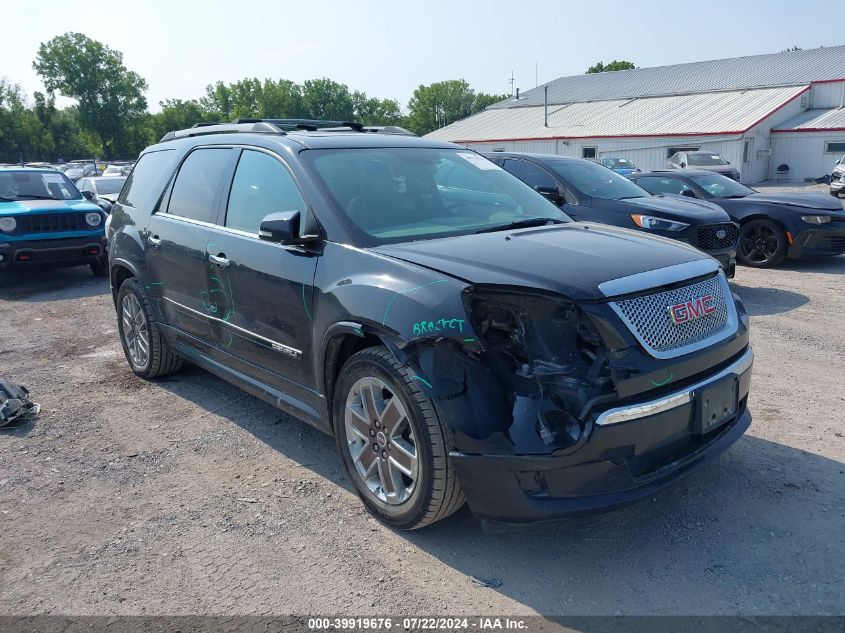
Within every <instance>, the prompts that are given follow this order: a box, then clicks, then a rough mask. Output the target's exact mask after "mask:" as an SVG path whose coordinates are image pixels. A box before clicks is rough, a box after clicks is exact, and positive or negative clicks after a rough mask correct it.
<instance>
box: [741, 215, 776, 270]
mask: <svg viewBox="0 0 845 633" xmlns="http://www.w3.org/2000/svg"><path fill="white" fill-rule="evenodd" d="M787 248H788V243H787V239H786V233H785V232H784V230H783V228H781V226H780V225H779V224H777V223H776V222H772V221H771V220H763V219H757V220H750V221H749V222H745V223H743V224H742V225H741V226H740V227H739V244H738V245H737V249H736V258H737V260H738V261H739V263H741V264H743V265H744V266H751V267H753V268H772V267H774V266H777V265H778V264H781V263H782V262H783V260H785V259H786V251H787Z"/></svg>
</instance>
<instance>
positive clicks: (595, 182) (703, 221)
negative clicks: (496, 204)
mask: <svg viewBox="0 0 845 633" xmlns="http://www.w3.org/2000/svg"><path fill="white" fill-rule="evenodd" d="M485 156H487V158H489V159H490V160H492V161H493V162H495V163H496V164H497V165H499V166H501V167H503V168H504V169H506V170H507V171H509V172H510V173H512V174H513V175H514V176H516V177H517V178H519V179H520V180H522V181H523V182H525V183H526V184H528V185H530V186H532V187H534V189H536V190H537V191H538V192H539V193H541V194H543V195H544V196H546V197H547V198H548V199H549V200H551V201H552V202H554V203H555V204H557V205H559V206H560V207H561V208H562V209H563V210H564V211H565V212H566V214H567V215H569V216H570V217H571V218H573V219H575V220H578V221H580V222H601V223H602V224H612V225H614V226H621V227H623V228H630V229H638V230H640V231H646V232H648V233H651V234H652V235H660V236H662V237H669V238H672V239H675V240H681V241H684V242H688V243H689V244H692V245H693V246H695V247H697V248H699V249H701V250H702V251H704V252H705V253H707V254H708V255H711V256H712V257H714V258H715V259H716V260H717V261H718V262H719V263H720V264H721V265H722V268H724V269H725V273H726V274H727V275H728V277H733V276H734V271H735V270H736V248H737V241H738V238H739V226H738V225H737V224H735V223H734V222H732V221H731V219H730V217H728V214H727V213H725V211H724V210H723V209H721V208H719V207H718V206H716V205H715V204H712V203H711V202H706V201H704V200H687V199H684V198H678V197H675V196H663V195H652V194H651V193H649V192H648V191H646V190H645V189H642V188H640V187H638V186H636V185H634V186H633V187H632V186H631V184H632V182H631V181H630V180H628V179H627V178H625V177H624V176H622V175H620V174H617V173H616V172H615V171H613V170H612V169H608V168H607V167H605V166H603V165H599V164H597V163H595V162H593V161H589V160H583V159H581V158H568V157H566V156H555V155H551V154H526V153H522V152H495V153H493V154H485Z"/></svg>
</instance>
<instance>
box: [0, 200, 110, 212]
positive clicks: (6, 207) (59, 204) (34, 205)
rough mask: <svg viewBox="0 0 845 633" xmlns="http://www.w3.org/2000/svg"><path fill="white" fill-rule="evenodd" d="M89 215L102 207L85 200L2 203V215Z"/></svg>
mask: <svg viewBox="0 0 845 633" xmlns="http://www.w3.org/2000/svg"><path fill="white" fill-rule="evenodd" d="M74 211H76V212H79V213H87V212H88V211H100V207H98V206H97V205H96V204H94V203H92V202H88V201H87V200H85V199H81V200H16V201H15V202H0V215H22V214H24V213H72V212H74Z"/></svg>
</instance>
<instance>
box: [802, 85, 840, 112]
mask: <svg viewBox="0 0 845 633" xmlns="http://www.w3.org/2000/svg"><path fill="white" fill-rule="evenodd" d="M843 106H845V82H842V81H840V82H834V83H826V84H815V85H813V88H812V90H811V91H810V107H811V108H841V107H843Z"/></svg>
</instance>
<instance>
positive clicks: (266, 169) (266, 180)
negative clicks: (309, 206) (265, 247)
mask: <svg viewBox="0 0 845 633" xmlns="http://www.w3.org/2000/svg"><path fill="white" fill-rule="evenodd" d="M279 211H301V212H304V211H305V201H304V200H303V199H302V195H301V194H300V193H299V189H297V187H296V184H295V183H294V181H293V178H292V177H291V175H290V174H289V173H288V170H287V169H285V168H284V166H283V165H282V164H281V163H280V162H279V161H278V160H276V159H275V158H273V157H272V156H270V155H269V154H264V153H263V152H254V151H251V150H244V152H243V154H241V158H240V160H239V161H238V169H237V171H236V172H235V179H234V181H233V182H232V191H231V193H230V194H229V207H228V210H227V211H226V226H227V227H229V228H232V229H239V230H241V231H247V232H249V233H258V229H259V227H260V226H261V220H263V219H264V218H265V217H266V216H268V215H270V214H271V213H277V212H279Z"/></svg>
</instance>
